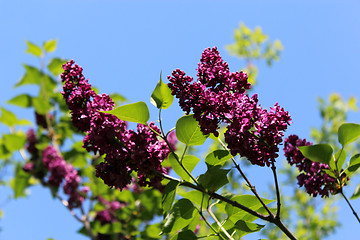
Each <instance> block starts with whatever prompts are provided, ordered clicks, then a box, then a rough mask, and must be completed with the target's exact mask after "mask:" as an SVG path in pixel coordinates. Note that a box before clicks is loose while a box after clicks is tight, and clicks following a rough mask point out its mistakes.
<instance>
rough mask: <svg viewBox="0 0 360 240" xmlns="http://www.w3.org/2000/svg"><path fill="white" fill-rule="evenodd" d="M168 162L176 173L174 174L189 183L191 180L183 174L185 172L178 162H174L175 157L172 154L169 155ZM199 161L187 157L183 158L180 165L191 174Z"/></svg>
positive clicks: (195, 158)
mask: <svg viewBox="0 0 360 240" xmlns="http://www.w3.org/2000/svg"><path fill="white" fill-rule="evenodd" d="M168 159H169V162H170V164H171V167H172V168H173V170H174V171H175V172H176V174H177V175H178V176H179V177H181V178H182V179H184V180H185V181H189V180H190V179H191V178H190V176H189V175H188V174H187V173H186V172H185V170H184V169H183V168H182V167H181V166H180V164H179V162H178V161H177V160H176V158H175V155H174V154H173V153H171V154H169V157H168ZM199 161H200V159H199V158H198V157H195V156H192V155H188V156H184V158H183V159H182V161H181V163H182V165H183V166H184V167H185V169H186V170H187V171H188V172H189V173H191V172H192V170H194V168H195V166H196V165H197V164H198V163H199Z"/></svg>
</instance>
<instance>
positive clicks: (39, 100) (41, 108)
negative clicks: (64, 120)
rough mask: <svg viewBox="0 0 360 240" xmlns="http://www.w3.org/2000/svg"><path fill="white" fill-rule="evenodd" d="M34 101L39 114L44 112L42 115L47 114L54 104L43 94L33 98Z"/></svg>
mask: <svg viewBox="0 0 360 240" xmlns="http://www.w3.org/2000/svg"><path fill="white" fill-rule="evenodd" d="M32 103H33V106H34V108H35V111H36V112H37V113H38V114H42V115H45V114H47V113H48V112H49V111H50V110H51V108H52V107H53V105H52V104H51V103H50V101H49V100H48V98H47V97H45V96H43V95H40V96H38V97H35V98H33V101H32Z"/></svg>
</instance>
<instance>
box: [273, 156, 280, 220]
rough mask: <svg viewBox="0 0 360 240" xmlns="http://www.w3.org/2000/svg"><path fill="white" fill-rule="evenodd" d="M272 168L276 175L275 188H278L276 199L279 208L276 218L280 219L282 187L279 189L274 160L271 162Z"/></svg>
mask: <svg viewBox="0 0 360 240" xmlns="http://www.w3.org/2000/svg"><path fill="white" fill-rule="evenodd" d="M271 170H272V172H273V175H274V181H275V189H276V200H277V209H276V216H275V218H277V219H280V208H281V199H280V189H279V183H278V179H277V175H276V166H275V163H274V162H271Z"/></svg>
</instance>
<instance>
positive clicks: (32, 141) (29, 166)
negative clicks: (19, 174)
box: [23, 128, 39, 172]
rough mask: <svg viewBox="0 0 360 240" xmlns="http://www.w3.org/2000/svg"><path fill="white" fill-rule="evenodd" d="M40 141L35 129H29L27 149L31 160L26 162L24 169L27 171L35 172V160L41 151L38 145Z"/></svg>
mask: <svg viewBox="0 0 360 240" xmlns="http://www.w3.org/2000/svg"><path fill="white" fill-rule="evenodd" d="M37 143H38V141H37V138H36V135H35V131H34V129H32V128H31V129H29V130H28V132H27V133H26V145H25V149H26V150H27V151H28V152H29V153H30V161H28V162H27V163H25V165H24V167H23V169H24V171H25V172H33V171H34V169H35V162H36V160H37V159H38V157H39V151H38V149H37V147H36V144H37Z"/></svg>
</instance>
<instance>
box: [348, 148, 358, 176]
mask: <svg viewBox="0 0 360 240" xmlns="http://www.w3.org/2000/svg"><path fill="white" fill-rule="evenodd" d="M359 167H360V153H358V154H355V155H354V156H352V157H351V159H350V165H349V167H348V168H347V171H348V172H350V173H354V172H356V171H357V170H358V169H359Z"/></svg>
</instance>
